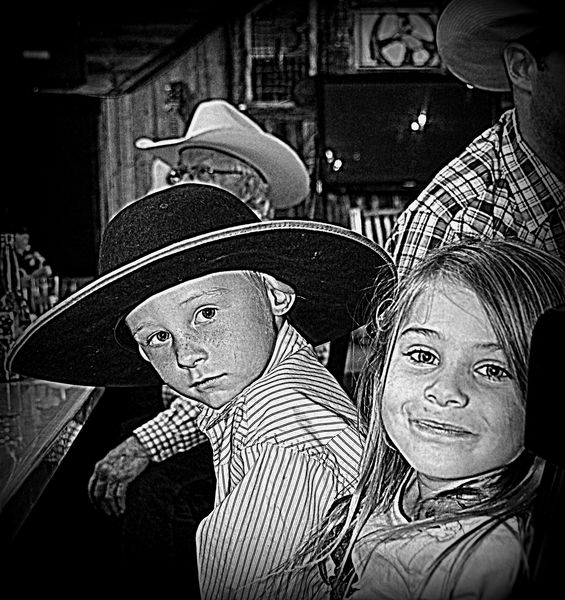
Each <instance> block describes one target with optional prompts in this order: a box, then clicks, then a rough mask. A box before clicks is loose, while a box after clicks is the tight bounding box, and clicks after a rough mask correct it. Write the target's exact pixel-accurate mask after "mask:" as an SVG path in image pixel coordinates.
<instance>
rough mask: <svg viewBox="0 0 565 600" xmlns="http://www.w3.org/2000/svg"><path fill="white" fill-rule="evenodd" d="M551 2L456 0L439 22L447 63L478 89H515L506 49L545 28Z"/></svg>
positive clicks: (439, 43) (440, 49) (443, 57)
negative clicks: (507, 72)
mask: <svg viewBox="0 0 565 600" xmlns="http://www.w3.org/2000/svg"><path fill="white" fill-rule="evenodd" d="M548 6H549V3H548V1H547V0H452V1H451V2H450V3H449V4H448V5H447V6H446V7H445V9H444V10H443V12H442V13H441V14H440V16H439V19H438V23H437V30H436V42H437V48H438V52H439V55H440V57H441V60H442V62H443V63H444V64H445V66H446V67H447V68H448V69H449V70H450V71H451V72H452V73H453V74H454V75H455V76H456V77H458V78H459V79H461V80H462V81H464V82H465V83H468V84H469V85H472V86H474V87H476V88H479V89H483V90H489V91H493V92H505V91H508V90H510V83H509V81H508V77H507V74H506V67H505V63H504V48H505V46H506V45H507V44H508V43H509V42H513V41H517V40H519V39H520V38H522V37H524V36H526V35H529V34H531V33H533V32H535V31H539V30H540V29H542V27H546V26H547V25H548V22H549V11H548ZM554 12H555V11H554Z"/></svg>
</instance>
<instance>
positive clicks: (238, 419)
mask: <svg viewBox="0 0 565 600" xmlns="http://www.w3.org/2000/svg"><path fill="white" fill-rule="evenodd" d="M100 254H101V257H100V272H101V276H100V277H99V278H98V279H97V280H95V281H94V282H93V283H92V284H90V285H88V286H86V287H85V288H82V289H81V290H79V292H77V293H76V294H75V295H74V296H71V297H70V298H68V299H67V300H65V301H63V302H61V303H60V304H59V305H57V306H55V307H54V308H53V309H52V310H51V311H50V312H49V313H47V314H46V315H45V317H43V318H41V319H39V320H38V321H37V322H36V323H35V324H34V325H33V326H32V327H30V328H29V329H28V330H27V331H26V332H25V333H24V335H23V336H22V337H21V338H20V339H19V340H18V342H17V343H16V344H15V346H14V347H13V349H12V351H11V353H10V355H9V358H8V364H7V366H8V368H9V369H11V370H12V371H14V372H17V373H21V374H25V375H33V376H35V377H39V378H43V379H49V380H56V381H62V382H71V381H72V382H74V383H76V384H83V385H113V386H132V385H148V384H151V383H153V382H156V381H159V378H160V380H162V381H163V382H165V383H166V384H168V385H169V386H170V387H171V388H173V389H174V390H175V391H176V392H178V393H179V394H181V396H182V398H179V399H178V400H176V401H174V402H173V404H172V405H171V407H170V408H169V409H168V410H167V411H165V412H163V413H161V415H159V416H158V417H157V418H158V419H159V423H158V427H155V428H154V429H153V430H152V428H151V423H148V424H145V425H144V426H142V428H139V429H140V430H141V431H140V430H136V432H135V441H134V442H132V445H131V448H132V452H134V453H136V456H137V458H138V459H139V462H140V463H141V464H143V463H144V462H146V461H149V460H155V461H160V460H164V459H166V458H167V457H168V456H171V455H172V454H174V453H175V452H177V451H179V450H182V449H186V448H187V447H190V444H191V443H193V442H192V438H194V437H195V436H196V437H198V432H200V434H202V433H204V434H205V435H206V436H207V437H208V438H209V440H210V442H211V444H212V449H213V457H214V468H215V472H216V478H217V488H216V497H215V504H214V509H213V510H212V512H211V514H210V515H208V517H206V518H205V519H204V521H203V522H202V523H201V524H200V526H199V529H198V533H197V543H198V552H199V556H198V559H199V575H200V586H201V591H202V596H203V597H204V598H209V599H212V598H213V599H214V600H222V599H225V598H261V597H265V589H266V587H265V586H267V585H270V583H271V582H272V580H271V582H269V583H267V582H266V581H263V580H261V578H264V577H265V576H266V575H267V574H268V573H269V572H271V571H272V570H275V569H277V567H278V566H280V565H281V564H282V563H284V561H285V560H286V559H288V558H289V557H290V555H291V554H292V553H293V552H294V551H295V550H296V549H297V548H298V546H299V545H300V543H301V542H302V541H303V540H304V538H305V536H306V535H307V533H308V532H309V530H310V529H311V528H313V527H314V526H315V525H316V523H317V522H318V520H319V519H320V518H321V517H322V516H323V514H324V513H325V511H326V510H327V509H328V508H329V506H330V505H331V504H332V503H333V501H334V500H335V499H336V498H337V497H338V496H340V495H342V494H345V493H350V492H351V491H352V490H353V487H354V485H355V483H356V481H357V475H358V465H359V463H360V460H361V448H362V440H361V436H360V434H359V433H358V431H357V429H356V427H355V409H354V407H353V405H352V404H351V402H350V400H349V398H348V397H347V395H346V394H345V392H344V391H343V389H342V388H341V386H340V385H339V384H338V383H337V381H336V380H335V378H334V377H333V376H332V375H331V374H330V373H329V372H328V371H327V369H326V368H325V367H324V366H323V365H322V364H321V363H320V361H319V360H318V359H317V357H316V354H315V353H314V350H313V345H318V344H320V343H323V342H325V341H328V340H331V339H334V338H335V337H337V336H340V335H343V334H345V333H347V332H348V331H351V330H352V329H354V328H356V327H359V326H361V325H362V324H364V311H365V309H366V307H367V304H368V300H369V298H368V296H367V295H366V294H368V293H371V292H372V290H373V289H374V288H373V286H374V284H375V282H376V283H377V284H383V285H384V284H390V285H392V284H393V283H394V280H395V269H394V266H393V265H392V262H391V260H390V258H389V257H388V255H386V254H385V253H384V252H383V251H382V250H381V249H380V248H379V247H377V246H376V245H374V244H373V243H371V242H370V241H368V240H367V239H365V238H363V237H362V236H359V235H356V234H354V233H353V232H351V231H349V230H345V229H342V228H340V227H335V226H333V225H329V224H324V223H315V222H309V221H298V220H290V221H282V220H279V221H263V222H262V221H260V220H259V219H258V217H257V216H256V215H255V214H254V213H253V211H251V210H250V209H249V208H248V207H246V206H245V205H244V204H243V203H242V202H241V201H240V200H238V199H237V198H236V197H235V196H233V195H232V194H230V193H229V192H227V191H225V190H222V189H220V188H218V187H215V186H209V185H202V184H196V183H194V184H181V185H177V186H173V187H171V188H167V189H164V190H161V191H159V192H157V193H154V194H151V195H149V196H146V197H145V198H142V199H141V200H138V201H137V202H134V203H132V204H130V205H128V206H127V207H126V208H124V209H123V210H122V211H121V212H120V213H118V215H116V217H115V218H114V219H113V220H112V221H111V222H110V223H109V224H108V226H107V229H106V231H105V234H104V238H103V241H102V245H101V253H100ZM157 374H158V376H159V377H158V376H157ZM188 419H192V420H193V422H194V424H195V426H194V427H193V428H192V430H191V429H190V428H189V427H187V426H186V422H187V420H188ZM179 423H180V424H181V425H182V426H179ZM165 431H167V434H166V435H164V432H165ZM156 432H159V436H158V437H154V436H153V435H152V433H156ZM118 485H121V484H120V483H118ZM91 493H92V494H94V495H96V496H99V497H104V498H106V501H107V502H109V503H111V502H112V501H113V500H112V498H113V497H114V496H115V494H116V493H117V490H116V485H115V484H114V482H113V480H112V474H111V473H108V474H107V478H106V479H105V478H104V476H103V474H99V478H98V479H97V481H96V482H95V483H94V484H93V488H92V490H91ZM259 580H261V581H259Z"/></svg>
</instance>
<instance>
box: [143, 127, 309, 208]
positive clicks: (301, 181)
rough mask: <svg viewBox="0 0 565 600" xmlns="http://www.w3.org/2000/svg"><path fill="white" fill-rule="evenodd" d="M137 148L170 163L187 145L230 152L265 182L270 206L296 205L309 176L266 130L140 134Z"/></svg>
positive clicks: (306, 191) (306, 189)
mask: <svg viewBox="0 0 565 600" xmlns="http://www.w3.org/2000/svg"><path fill="white" fill-rule="evenodd" d="M136 146H137V148H139V149H141V150H151V152H152V153H153V155H154V156H156V157H158V158H161V159H162V160H164V161H165V162H166V163H168V164H169V165H171V166H172V167H174V166H176V164H177V163H178V160H179V155H180V154H179V153H181V152H182V151H183V150H185V149H188V148H201V149H205V150H216V151H219V152H223V153H225V154H229V155H231V156H234V157H235V158H237V159H239V160H242V161H243V162H245V163H247V164H248V165H250V166H252V167H253V168H255V169H257V170H258V171H259V173H260V174H261V175H262V176H263V177H264V179H265V181H266V182H267V183H268V184H269V189H270V192H269V198H270V201H271V204H272V206H273V207H274V208H278V209H284V208H290V207H292V206H296V205H297V204H300V203H301V202H303V201H304V199H305V198H306V197H307V196H308V194H309V193H310V177H309V175H308V171H307V170H306V167H305V165H304V163H303V162H302V161H301V160H300V157H299V156H298V154H297V153H296V152H295V151H294V150H293V149H292V148H291V147H290V146H288V145H287V144H285V143H284V142H282V141H281V140H279V139H278V138H277V137H275V136H274V135H272V134H270V133H264V132H260V131H249V132H248V131H242V130H241V129H235V128H220V129H215V130H210V131H206V132H204V133H200V134H197V135H194V136H188V137H184V138H171V139H168V140H159V141H153V140H151V139H149V138H140V139H138V140H137V141H136Z"/></svg>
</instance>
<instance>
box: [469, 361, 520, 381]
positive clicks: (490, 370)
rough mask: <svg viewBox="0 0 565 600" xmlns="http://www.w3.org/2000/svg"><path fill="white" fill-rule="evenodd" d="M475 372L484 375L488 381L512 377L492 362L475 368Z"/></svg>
mask: <svg viewBox="0 0 565 600" xmlns="http://www.w3.org/2000/svg"><path fill="white" fill-rule="evenodd" d="M477 373H479V375H482V376H483V377H486V378H487V379H488V380H489V381H502V380H504V379H512V377H511V375H510V373H509V372H508V371H507V370H506V369H505V368H504V367H501V366H499V365H494V364H492V363H489V364H486V365H482V366H481V367H479V368H478V369H477Z"/></svg>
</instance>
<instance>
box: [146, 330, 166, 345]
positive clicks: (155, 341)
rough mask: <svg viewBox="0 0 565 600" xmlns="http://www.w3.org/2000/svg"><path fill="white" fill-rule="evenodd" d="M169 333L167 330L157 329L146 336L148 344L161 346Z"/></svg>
mask: <svg viewBox="0 0 565 600" xmlns="http://www.w3.org/2000/svg"><path fill="white" fill-rule="evenodd" d="M169 337H170V334H169V333H168V332H167V331H157V333H153V334H152V335H150V336H149V337H148V338H147V345H148V346H161V345H163V344H166V343H167V341H168V340H169Z"/></svg>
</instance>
